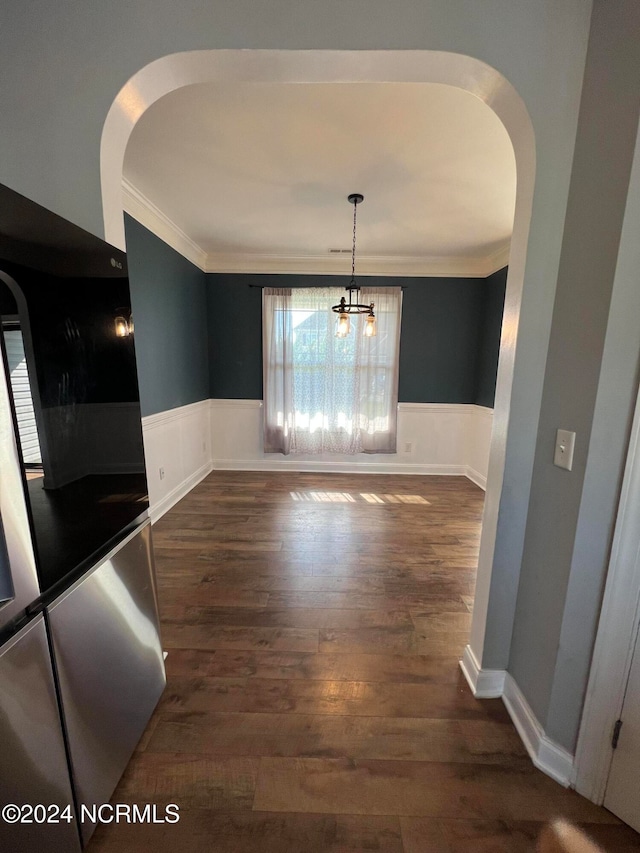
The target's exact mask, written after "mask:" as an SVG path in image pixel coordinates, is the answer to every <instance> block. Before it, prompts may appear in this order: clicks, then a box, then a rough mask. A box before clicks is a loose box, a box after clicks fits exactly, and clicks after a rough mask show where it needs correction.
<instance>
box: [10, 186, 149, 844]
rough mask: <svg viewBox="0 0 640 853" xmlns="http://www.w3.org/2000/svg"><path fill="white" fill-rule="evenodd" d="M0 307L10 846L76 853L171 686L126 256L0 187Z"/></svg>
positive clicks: (85, 839)
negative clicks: (92, 810)
mask: <svg viewBox="0 0 640 853" xmlns="http://www.w3.org/2000/svg"><path fill="white" fill-rule="evenodd" d="M0 317H1V321H2V335H1V336H0V349H1V350H2V369H1V370H0V744H1V745H2V748H1V749H0V850H11V851H17V852H18V853H23V851H24V853H30V851H38V853H39V851H40V850H41V848H43V847H44V845H46V849H47V850H50V851H54V853H57V851H61V853H62V851H64V853H73V851H76V850H80V849H81V846H83V845H84V844H86V842H87V841H88V839H89V838H90V836H91V834H92V832H93V830H94V829H95V826H94V824H93V823H92V822H91V821H90V820H89V819H88V817H87V813H86V812H85V811H84V810H83V809H82V806H83V805H85V806H89V807H91V806H94V805H101V804H103V803H107V802H108V801H109V799H110V797H111V795H112V793H113V790H114V788H115V786H116V785H117V782H118V780H119V778H120V776H121V774H122V772H123V770H124V768H125V766H126V764H127V762H128V760H129V758H130V756H131V754H132V752H133V750H134V749H135V746H136V743H137V742H138V740H139V738H140V736H141V735H142V732H143V730H144V728H145V725H146V723H147V721H148V719H149V717H150V715H151V713H152V711H153V709H154V707H155V705H156V703H157V701H158V699H159V697H160V695H161V693H162V690H163V689H164V685H165V675H164V662H163V655H162V647H161V641H160V633H159V627H158V614H157V601H156V590H155V579H154V571H153V551H152V544H151V526H150V523H149V519H148V498H147V487H146V479H145V469H144V453H143V446H142V430H141V420H140V402H139V394H138V384H137V373H136V363H135V343H134V337H135V335H134V326H133V317H132V312H131V302H130V296H129V284H128V277H127V267H126V256H125V255H124V253H122V252H119V251H118V250H116V249H114V248H113V247H111V246H108V245H107V244H106V243H103V242H102V241H101V240H98V238H96V237H94V236H93V235H90V234H87V233H86V232H83V231H81V229H78V228H76V227H75V226H73V225H71V224H69V223H67V222H65V221H64V220H62V219H60V217H57V216H55V215H54V214H52V213H50V212H49V211H46V210H44V209H43V208H41V207H39V206H38V205H35V204H34V203H32V202H30V201H28V200H27V199H24V198H23V197H21V196H19V195H18V194H16V193H14V192H13V191H11V190H9V189H7V188H5V187H0ZM83 818H84V819H83Z"/></svg>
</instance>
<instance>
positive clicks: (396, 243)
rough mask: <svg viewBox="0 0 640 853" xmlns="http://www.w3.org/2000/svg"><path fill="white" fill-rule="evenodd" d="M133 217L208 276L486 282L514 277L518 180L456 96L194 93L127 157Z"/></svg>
mask: <svg viewBox="0 0 640 853" xmlns="http://www.w3.org/2000/svg"><path fill="white" fill-rule="evenodd" d="M124 188H125V191H124V199H125V209H127V210H128V211H129V212H130V213H132V214H133V215H134V216H135V217H136V218H138V219H139V220H140V221H142V222H143V224H145V225H147V226H148V227H150V228H151V230H153V231H154V232H155V233H157V234H158V235H159V236H161V237H163V239H166V240H167V241H168V242H169V243H171V245H174V247H175V248H178V249H179V250H180V251H182V252H183V254H185V255H187V257H190V258H191V259H192V260H194V261H196V263H198V264H199V265H200V266H201V267H202V268H203V269H207V270H210V271H216V270H219V271H237V272H278V271H280V272H298V271H300V272H344V273H346V272H349V271H350V263H351V261H350V257H349V256H348V255H344V254H343V255H336V254H331V252H330V250H331V249H348V250H350V248H351V239H352V215H353V208H352V207H351V205H349V204H348V202H347V200H346V197H347V195H348V194H349V193H351V192H360V193H363V194H364V196H365V200H364V202H363V204H362V205H360V206H359V207H358V244H357V257H356V260H357V262H356V272H360V273H367V272H369V273H380V274H393V273H396V274H405V275H407V274H409V275H430V274H431V275H443V274H444V275H487V274H489V273H490V272H493V271H494V270H496V269H499V268H500V267H501V266H504V264H505V263H506V262H507V259H508V246H509V241H510V238H511V230H512V223H513V213H514V204H515V188H516V170H515V158H514V154H513V149H512V147H511V142H510V140H509V137H508V135H507V132H506V130H505V129H504V127H503V126H502V124H501V123H500V121H499V120H498V118H497V117H496V116H495V114H494V113H493V112H492V110H491V109H489V108H488V107H487V106H486V105H485V104H484V103H483V102H482V101H480V100H479V99H478V98H476V97H475V96H474V95H471V94H469V93H468V92H464V91H462V90H461V89H457V88H454V87H452V86H443V85H439V84H426V83H339V84H336V83H328V84H279V83H265V84H256V83H246V84H242V83H240V84H232V85H229V84H227V85H224V86H223V85H218V84H209V83H207V84H197V85H191V86H186V87H183V88H181V89H178V90H177V91H175V92H172V93H171V94H169V95H166V96H165V97H164V98H161V99H160V100H159V101H157V102H156V103H154V104H153V105H152V106H151V107H150V108H149V109H148V110H147V111H146V112H145V113H144V115H143V116H142V118H141V119H140V121H139V122H138V124H137V125H136V127H135V129H134V131H133V133H132V136H131V139H130V142H129V145H128V148H127V152H126V157H125V167H124Z"/></svg>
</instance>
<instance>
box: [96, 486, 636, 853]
mask: <svg viewBox="0 0 640 853" xmlns="http://www.w3.org/2000/svg"><path fill="white" fill-rule="evenodd" d="M482 504H483V493H482V492H481V490H480V489H479V488H477V487H476V486H474V485H473V484H472V483H470V482H469V481H468V480H466V479H464V478H459V477H417V476H412V477H398V476H376V475H360V476H353V475H338V474H332V475H329V474H326V475H325V474H323V475H319V474H293V473H275V474H270V473H261V474H257V473H244V472H243V473H239V472H234V473H231V472H215V473H213V474H211V475H210V476H209V477H208V478H207V479H206V480H205V481H204V482H203V483H201V484H200V485H199V486H198V487H197V488H196V489H194V490H193V491H192V492H191V493H190V494H189V495H188V496H187V497H186V498H185V499H184V500H182V501H181V502H180V503H179V504H178V505H177V506H176V507H174V508H173V509H172V510H171V511H170V512H169V513H168V514H167V515H165V516H164V517H163V518H162V519H161V521H160V522H158V524H157V525H156V526H155V527H154V542H155V553H156V566H157V573H158V587H159V597H160V610H161V618H162V629H163V641H164V647H165V649H166V650H167V651H168V652H169V655H168V658H167V662H166V663H167V674H168V685H167V689H166V692H165V694H164V696H163V698H162V700H161V702H160V705H159V707H158V709H157V710H156V712H155V714H154V716H153V718H152V720H151V722H150V724H149V726H148V729H147V731H146V733H145V735H144V737H143V739H142V741H141V743H140V745H139V747H138V750H137V752H136V754H135V755H134V757H133V759H132V760H131V762H130V764H129V767H128V769H127V770H126V772H125V774H124V776H123V778H122V780H121V782H120V785H119V786H118V788H117V790H116V792H115V793H114V796H113V799H112V802H114V803H131V804H133V803H138V804H140V805H143V804H145V803H155V804H157V805H158V806H159V807H160V809H159V811H161V810H162V809H163V808H164V806H165V805H166V804H168V803H175V804H177V805H178V806H179V807H180V821H179V822H178V823H177V824H172V825H171V824H155V825H154V824H144V825H128V824H126V823H120V824H118V825H115V824H111V825H108V826H102V827H100V828H99V829H98V830H97V832H96V834H95V836H94V838H93V840H92V842H91V844H90V846H89V850H90V853H133V852H134V851H135V853H165V851H166V852H167V853H169V851H171V853H200V851H215V853H321V851H322V853H324V851H326V853H338V851H340V853H347V851H349V853H355V851H380V853H402V851H404V853H461V851H481V853H482V851H487V853H488V851H491V853H501V851H504V853H506V851H509V853H525V851H533V850H534V849H535V840H536V838H537V836H538V834H539V832H540V829H541V827H542V825H543V823H544V822H545V821H547V820H549V819H551V818H553V817H557V816H564V817H566V818H568V819H570V820H572V821H575V822H578V823H580V824H582V825H583V826H584V828H585V829H586V831H587V832H588V833H589V834H590V835H591V836H592V837H593V838H594V839H596V840H597V841H599V842H600V843H601V844H602V845H603V847H604V849H605V850H609V851H616V853H624V851H630V850H640V843H639V836H637V835H636V834H635V833H634V832H632V831H631V830H629V829H628V828H627V827H625V826H624V825H622V824H621V823H620V822H619V821H617V819H616V818H615V817H614V816H613V815H611V814H610V813H609V812H607V811H605V810H604V809H601V808H597V807H596V806H594V805H592V804H591V803H589V802H588V801H587V800H585V799H583V798H582V797H580V796H578V795H577V794H576V793H575V792H573V791H567V790H564V789H563V788H561V787H560V786H559V785H557V784H556V783H554V782H553V781H552V780H551V779H549V778H548V777H547V776H545V775H543V774H542V773H541V772H539V771H538V770H536V769H535V768H534V767H533V765H532V764H531V762H530V760H529V758H528V757H527V755H526V752H525V750H524V748H523V746H522V744H521V741H520V739H519V737H518V735H517V733H516V731H515V729H514V728H513V725H512V724H511V722H510V719H509V717H508V715H507V713H506V711H505V708H504V706H503V705H502V703H501V702H500V701H499V700H483V701H477V700H475V699H474V698H473V697H472V695H471V693H470V691H469V688H468V687H467V685H466V682H465V681H464V678H463V677H462V675H461V673H460V670H459V667H458V660H459V657H460V655H461V653H462V650H463V648H464V645H465V644H466V642H467V636H468V630H469V625H470V619H471V614H470V611H471V607H472V602H473V591H474V578H475V567H476V562H477V553H478V543H479V537H480V524H481V515H482Z"/></svg>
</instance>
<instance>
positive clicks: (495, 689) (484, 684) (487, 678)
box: [460, 646, 507, 699]
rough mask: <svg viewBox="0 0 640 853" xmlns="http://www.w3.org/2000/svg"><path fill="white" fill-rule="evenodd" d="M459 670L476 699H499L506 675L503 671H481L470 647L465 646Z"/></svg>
mask: <svg viewBox="0 0 640 853" xmlns="http://www.w3.org/2000/svg"><path fill="white" fill-rule="evenodd" d="M460 669H461V670H462V672H463V674H464V677H465V678H466V679H467V682H468V684H469V687H470V688H471V692H472V693H473V695H474V696H475V697H476V699H499V698H500V697H501V696H502V694H503V691H504V680H505V677H506V675H507V673H506V671H505V670H504V669H481V667H480V665H479V663H478V661H477V659H476V656H475V655H474V653H473V651H472V649H471V646H465V649H464V652H463V653H462V660H461V661H460Z"/></svg>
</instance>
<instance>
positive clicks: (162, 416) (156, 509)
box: [142, 400, 212, 522]
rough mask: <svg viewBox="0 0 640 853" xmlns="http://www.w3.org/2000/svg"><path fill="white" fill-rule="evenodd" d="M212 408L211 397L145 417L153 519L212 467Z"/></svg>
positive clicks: (147, 464)
mask: <svg viewBox="0 0 640 853" xmlns="http://www.w3.org/2000/svg"><path fill="white" fill-rule="evenodd" d="M209 412H210V401H209V400H202V401H201V402H199V403H191V404H190V405H188V406H180V407H179V408H176V409H169V410H168V411H166V412H159V413H158V414H157V415H148V416H147V417H144V418H142V435H143V439H144V453H145V460H146V467H147V480H148V483H149V503H150V510H149V514H150V516H151V520H152V521H154V522H155V521H157V520H158V519H159V518H160V517H161V516H162V515H164V513H165V512H166V511H167V510H168V509H171V507H172V506H173V505H174V504H175V503H177V502H178V501H179V500H180V499H181V498H183V497H184V496H185V495H186V494H187V492H189V491H190V490H191V489H192V488H193V487H194V486H195V485H196V484H197V483H199V482H200V480H202V479H203V478H204V477H206V476H207V474H208V473H209V472H210V471H211V468H212V464H211V429H210V426H209ZM161 470H162V474H161Z"/></svg>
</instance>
